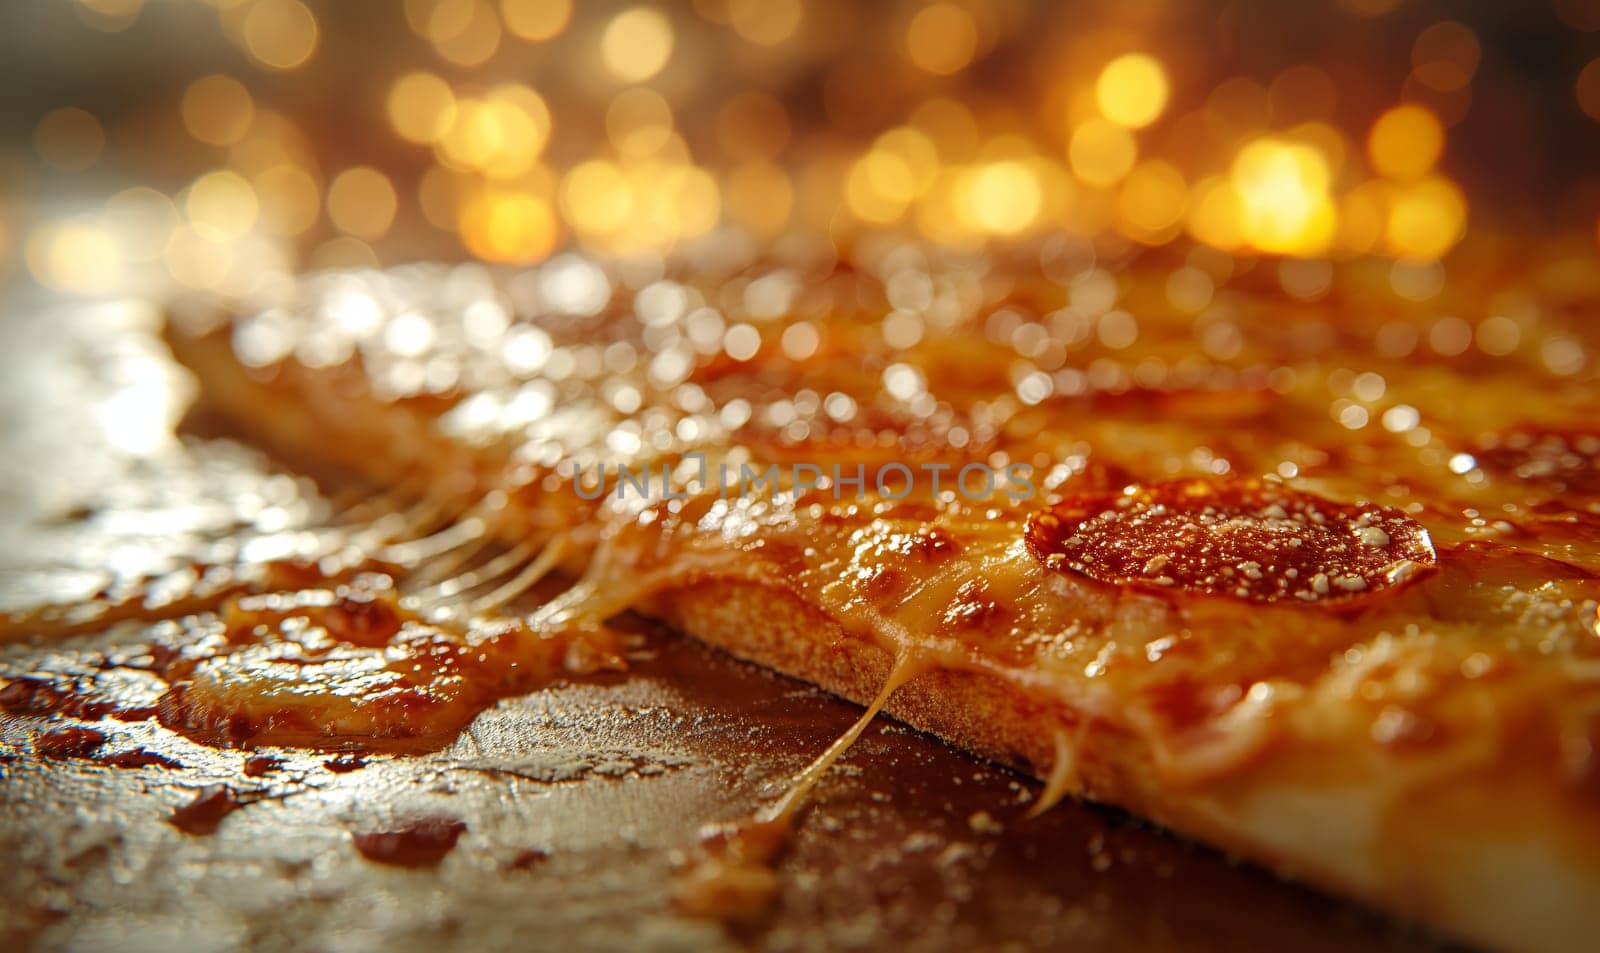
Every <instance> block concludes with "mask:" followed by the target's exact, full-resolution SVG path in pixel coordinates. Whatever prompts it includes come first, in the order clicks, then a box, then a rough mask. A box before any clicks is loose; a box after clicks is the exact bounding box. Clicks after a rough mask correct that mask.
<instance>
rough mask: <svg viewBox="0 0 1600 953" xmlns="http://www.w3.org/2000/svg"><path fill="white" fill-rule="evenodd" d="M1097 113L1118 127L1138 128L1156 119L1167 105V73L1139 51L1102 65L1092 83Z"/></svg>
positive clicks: (1158, 64)
mask: <svg viewBox="0 0 1600 953" xmlns="http://www.w3.org/2000/svg"><path fill="white" fill-rule="evenodd" d="M1094 95H1095V102H1096V103H1098V104H1099V106H1100V113H1101V115H1103V116H1105V117H1106V118H1107V119H1109V120H1111V121H1112V122H1114V123H1116V124H1117V125H1119V126H1126V127H1128V128H1129V129H1140V128H1143V127H1144V126H1148V125H1150V124H1151V123H1152V122H1155V121H1156V118H1157V117H1158V116H1160V115H1161V111H1162V110H1163V109H1165V108H1166V105H1167V74H1166V71H1165V70H1163V69H1162V68H1161V64H1160V63H1158V62H1156V61H1155V60H1154V59H1153V58H1151V57H1149V56H1146V55H1145V54H1143V53H1129V54H1127V55H1125V56H1119V57H1117V58H1116V59H1114V60H1112V61H1111V62H1110V63H1108V64H1106V68H1105V69H1104V70H1102V71H1101V72H1100V78H1099V79H1098V80H1097V81H1096V82H1095V87H1094Z"/></svg>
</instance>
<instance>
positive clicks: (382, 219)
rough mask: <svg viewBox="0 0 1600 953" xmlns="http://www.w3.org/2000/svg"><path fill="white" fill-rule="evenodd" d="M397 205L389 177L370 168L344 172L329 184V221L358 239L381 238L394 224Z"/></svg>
mask: <svg viewBox="0 0 1600 953" xmlns="http://www.w3.org/2000/svg"><path fill="white" fill-rule="evenodd" d="M397 204H398V202H397V199H396V197H395V192H394V186H393V185H391V184H390V182H389V177H388V176H386V175H384V174H383V173H382V172H379V171H378V170H377V169H374V168H372V167H371V166H356V167H354V168H351V169H346V170H344V171H343V172H341V173H339V174H338V175H337V176H336V177H334V180H333V181H332V182H331V183H329V184H328V218H329V219H330V220H331V221H332V222H333V224H334V227H336V228H338V229H339V230H340V231H341V232H344V233H345V234H347V235H354V236H355V237H357V238H364V239H368V240H371V239H374V238H381V237H382V236H383V234H384V233H385V232H387V231H388V230H389V226H390V225H392V224H394V215H395V211H396V208H397Z"/></svg>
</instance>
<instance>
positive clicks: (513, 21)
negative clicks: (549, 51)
mask: <svg viewBox="0 0 1600 953" xmlns="http://www.w3.org/2000/svg"><path fill="white" fill-rule="evenodd" d="M500 16H501V17H502V18H503V19H504V20H505V21H506V29H508V30H510V31H511V32H512V34H513V35H515V36H519V37H521V38H522V39H524V40H533V41H535V42H539V41H543V40H548V39H550V38H551V37H554V36H555V35H557V34H558V33H560V32H561V31H562V30H564V29H566V28H567V21H568V20H570V19H572V0H500Z"/></svg>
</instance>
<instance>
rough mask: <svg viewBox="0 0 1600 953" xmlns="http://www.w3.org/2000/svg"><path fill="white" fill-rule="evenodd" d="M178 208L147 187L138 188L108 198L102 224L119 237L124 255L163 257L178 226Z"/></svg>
mask: <svg viewBox="0 0 1600 953" xmlns="http://www.w3.org/2000/svg"><path fill="white" fill-rule="evenodd" d="M178 222H179V217H178V209H177V207H176V206H174V205H173V204H172V199H170V198H168V197H167V196H166V195H164V194H162V193H160V192H157V191H156V190H155V189H152V188H150V187H149V186H146V185H135V186H133V187H131V188H127V189H123V190H122V191H121V192H118V193H117V194H115V195H113V196H111V197H110V198H109V199H106V213H105V217H104V218H103V219H102V220H101V224H102V225H103V227H105V228H106V230H107V231H109V232H110V233H111V234H112V235H114V236H115V237H116V240H117V247H118V248H119V249H120V251H121V253H122V255H123V256H124V257H126V258H129V259H132V260H135V261H153V260H155V259H157V258H160V257H161V249H162V248H163V246H165V245H166V243H167V239H168V237H169V236H170V235H171V234H172V230H173V229H174V228H176V227H177V226H178Z"/></svg>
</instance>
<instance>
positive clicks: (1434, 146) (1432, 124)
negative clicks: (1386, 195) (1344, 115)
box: [1367, 105, 1444, 179]
mask: <svg viewBox="0 0 1600 953" xmlns="http://www.w3.org/2000/svg"><path fill="white" fill-rule="evenodd" d="M1443 150H1444V127H1443V126H1441V125H1440V124H1439V120H1438V118H1437V117H1435V116H1434V114H1433V113H1431V112H1429V111H1428V110H1427V109H1425V108H1423V107H1422V106H1409V105H1408V106H1396V107H1394V108H1393V109H1391V110H1389V111H1388V112H1386V113H1384V114H1383V115H1382V116H1379V117H1378V121H1377V122H1375V123H1373V124H1372V131H1371V133H1369V134H1368V136H1367V158H1369V159H1370V160H1371V161H1372V167H1373V168H1374V169H1376V170H1378V172H1379V173H1380V174H1382V175H1385V176H1388V177H1389V178H1392V179H1415V178H1418V177H1420V176H1423V175H1426V174H1427V173H1428V171H1429V170H1431V169H1432V168H1433V166H1434V163H1436V162H1438V161H1439V154H1440V152H1442V151H1443Z"/></svg>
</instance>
